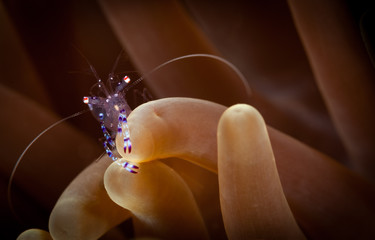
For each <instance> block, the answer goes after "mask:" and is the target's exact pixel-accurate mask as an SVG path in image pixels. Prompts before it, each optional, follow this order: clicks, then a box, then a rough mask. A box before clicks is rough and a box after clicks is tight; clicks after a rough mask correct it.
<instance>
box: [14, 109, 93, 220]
mask: <svg viewBox="0 0 375 240" xmlns="http://www.w3.org/2000/svg"><path fill="white" fill-rule="evenodd" d="M88 111H89V109H86V110H83V111H80V112H77V113H75V114H72V115H70V116H68V117H66V118H63V119H61V120H59V121H57V122H55V123H54V124H52V125H50V126H49V127H48V128H46V129H44V130H43V131H42V132H41V133H39V134H38V136H36V137H35V138H34V139H33V140H32V141H31V142H30V143H29V145H27V147H26V148H25V150H23V152H22V153H21V155H20V156H19V158H18V159H17V162H16V164H15V165H14V167H13V170H12V173H11V174H10V177H9V183H8V193H7V195H8V205H9V208H10V210H11V211H12V214H13V215H14V216H15V217H16V218H17V219H18V216H17V214H16V212H15V210H14V208H13V202H12V194H11V190H12V183H13V179H14V174H15V173H16V170H17V168H18V165H19V164H20V163H21V160H22V158H23V156H24V155H25V154H26V152H27V151H28V150H29V148H30V147H31V145H33V144H34V143H35V142H36V140H38V139H39V138H40V137H41V136H42V135H43V134H45V133H46V132H48V131H49V130H51V129H52V128H54V127H56V126H57V125H59V124H60V123H62V122H64V121H66V120H68V119H71V118H74V117H77V116H79V115H81V114H84V113H86V112H88ZM18 220H19V219H18Z"/></svg>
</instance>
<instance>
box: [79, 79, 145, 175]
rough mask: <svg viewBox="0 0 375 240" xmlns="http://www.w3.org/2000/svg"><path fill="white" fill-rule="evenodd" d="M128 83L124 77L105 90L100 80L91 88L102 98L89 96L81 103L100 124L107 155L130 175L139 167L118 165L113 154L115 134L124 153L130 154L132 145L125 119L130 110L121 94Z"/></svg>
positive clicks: (116, 158)
mask: <svg viewBox="0 0 375 240" xmlns="http://www.w3.org/2000/svg"><path fill="white" fill-rule="evenodd" d="M113 80H114V79H113V76H112V74H110V76H109V79H108V82H109V83H111V82H113ZM129 82H130V78H129V77H128V76H125V77H124V78H123V81H122V82H118V83H117V86H116V87H112V86H111V85H109V87H108V88H107V87H106V86H105V85H104V84H103V83H102V81H101V80H100V79H98V83H97V84H95V85H94V87H93V88H97V90H99V93H101V95H102V96H103V97H98V96H89V97H83V102H84V103H86V104H87V105H88V106H89V109H90V111H91V113H92V115H93V116H94V118H95V119H96V120H98V121H99V122H100V127H101V129H102V131H103V135H104V138H105V139H104V141H103V145H104V149H105V151H106V153H107V155H108V156H109V157H110V158H111V159H112V160H113V161H115V162H117V163H118V164H119V165H121V166H123V167H124V168H125V169H126V170H127V171H129V172H131V173H137V171H138V169H139V167H138V166H136V165H133V164H130V163H128V162H126V161H125V162H123V163H119V161H117V160H118V157H117V156H116V155H115V154H114V153H113V149H115V147H116V146H115V141H114V139H115V138H116V136H117V134H120V135H121V136H122V138H123V141H124V153H127V152H128V153H131V149H132V144H131V141H130V131H129V126H128V120H127V117H128V115H129V114H130V112H131V108H130V106H129V104H128V103H127V101H126V100H125V93H122V90H124V87H125V86H126V85H127V84H128V83H129Z"/></svg>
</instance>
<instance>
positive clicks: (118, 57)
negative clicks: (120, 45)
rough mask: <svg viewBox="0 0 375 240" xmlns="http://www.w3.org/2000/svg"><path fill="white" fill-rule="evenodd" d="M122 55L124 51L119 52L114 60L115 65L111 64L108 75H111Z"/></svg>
mask: <svg viewBox="0 0 375 240" xmlns="http://www.w3.org/2000/svg"><path fill="white" fill-rule="evenodd" d="M123 53H124V50H121V52H120V54H119V55H118V56H117V58H116V61H115V63H114V64H113V67H112V71H111V72H110V73H109V75H113V74H114V72H115V70H116V68H117V65H118V62H119V61H120V58H121V55H122V54H123Z"/></svg>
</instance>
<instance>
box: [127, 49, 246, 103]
mask: <svg viewBox="0 0 375 240" xmlns="http://www.w3.org/2000/svg"><path fill="white" fill-rule="evenodd" d="M196 57H202V58H212V59H215V60H218V61H220V62H222V63H224V64H226V65H227V66H228V67H230V68H231V69H232V70H233V71H234V72H235V73H236V74H237V76H238V77H239V78H240V79H241V81H242V83H243V84H244V86H245V90H246V93H247V95H248V96H251V94H252V93H251V89H250V86H249V83H248V82H247V80H246V78H245V76H244V75H243V74H242V73H241V71H240V70H239V69H238V68H237V67H236V66H235V65H234V64H233V63H231V62H229V61H228V60H226V59H224V58H222V57H219V56H216V55H213V54H206V53H195V54H188V55H184V56H181V57H176V58H173V59H171V60H168V61H166V62H164V63H163V64H160V65H159V66H157V67H155V68H154V69H152V70H151V71H150V72H149V73H146V74H145V75H143V76H141V77H140V78H138V79H137V80H135V81H134V82H132V84H129V85H127V86H126V87H125V89H124V92H125V93H126V92H127V91H129V89H130V88H132V87H134V86H135V85H137V84H138V83H140V82H141V81H142V80H143V79H145V78H146V77H148V76H149V75H151V74H152V73H154V72H156V71H157V70H159V69H161V68H163V67H165V66H166V65H168V64H170V63H173V62H176V61H179V60H182V59H186V58H196Z"/></svg>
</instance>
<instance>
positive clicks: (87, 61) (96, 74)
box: [73, 46, 102, 82]
mask: <svg viewBox="0 0 375 240" xmlns="http://www.w3.org/2000/svg"><path fill="white" fill-rule="evenodd" d="M73 47H74V48H75V49H76V51H77V52H78V53H79V55H81V57H82V58H83V59H85V61H86V63H87V64H88V65H89V66H90V70H91V72H92V74H94V77H95V78H96V80H98V82H101V81H102V80H101V79H100V77H99V74H98V73H97V72H96V70H95V68H94V66H93V65H92V64H91V63H90V61H89V60H88V59H87V57H86V56H85V55H84V54H83V53H82V52H81V51H80V50H79V49H78V48H77V47H75V46H73Z"/></svg>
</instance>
